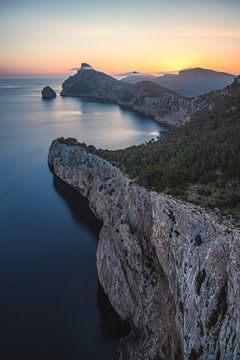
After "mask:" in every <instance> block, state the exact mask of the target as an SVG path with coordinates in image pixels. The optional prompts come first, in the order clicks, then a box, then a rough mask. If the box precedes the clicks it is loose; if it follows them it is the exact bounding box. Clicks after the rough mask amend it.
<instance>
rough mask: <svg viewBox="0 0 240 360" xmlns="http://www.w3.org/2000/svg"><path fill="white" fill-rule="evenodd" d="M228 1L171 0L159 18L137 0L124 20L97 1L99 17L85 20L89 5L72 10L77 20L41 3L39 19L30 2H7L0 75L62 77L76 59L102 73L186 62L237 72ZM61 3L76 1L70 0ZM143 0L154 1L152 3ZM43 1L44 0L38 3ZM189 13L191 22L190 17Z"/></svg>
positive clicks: (239, 37)
mask: <svg viewBox="0 0 240 360" xmlns="http://www.w3.org/2000/svg"><path fill="white" fill-rule="evenodd" d="M52 1H53V2H54V0H52ZM229 1H230V2H231V1H232V3H233V4H235V7H236V9H234V7H233V6H232V8H230V10H229V7H227V6H228V3H229ZM229 1H228V2H227V1H225V0H224V1H223V2H222V4H224V3H226V4H225V5H226V7H221V6H220V5H221V4H219V3H218V2H216V5H215V7H213V5H211V4H208V2H206V3H205V1H202V2H199V1H196V2H195V4H196V3H198V7H197V8H196V6H195V7H193V6H192V5H191V6H192V7H191V6H190V3H187V0H183V3H184V4H185V8H179V5H178V8H177V2H176V1H175V0H173V2H174V3H175V7H174V8H172V9H171V12H169V11H170V10H169V9H168V8H166V9H165V8H164V10H165V13H167V11H168V12H169V15H168V17H166V16H165V17H164V18H161V19H160V20H161V21H160V20H159V18H158V17H157V16H156V14H157V12H156V14H155V12H154V13H153V12H152V9H151V8H148V7H146V8H145V6H146V5H144V4H143V2H142V1H141V0H139V2H138V3H137V4H138V8H137V10H136V8H135V9H134V8H133V9H132V8H131V7H130V6H131V5H129V7H130V8H129V14H126V15H125V17H126V18H124V20H123V19H122V17H121V16H119V17H117V15H116V13H115V12H113V10H112V9H109V8H107V7H105V8H104V6H103V5H104V1H103V5H102V7H101V8H100V7H99V8H98V9H97V10H98V11H99V13H101V11H103V10H102V8H104V12H103V13H102V15H101V16H100V14H99V16H97V15H94V16H95V17H94V18H93V19H92V18H88V17H89V13H88V12H87V10H89V9H85V8H78V9H77V10H78V12H77V11H76V14H77V15H78V14H79V16H82V17H83V18H82V19H81V20H80V19H78V17H77V16H76V15H75V14H74V12H70V10H71V8H70V10H69V8H67V7H65V5H66V3H65V4H63V3H61V1H60V3H61V4H60V3H59V4H60V5H61V6H60V8H59V13H57V14H55V13H56V12H57V11H56V8H54V12H53V13H52V14H51V11H50V10H51V8H49V9H47V10H49V13H47V12H46V11H45V13H43V15H42V18H39V16H38V11H37V9H36V8H35V7H34V6H35V5H34V6H33V5H32V8H30V5H29V2H27V0H23V2H21V4H22V5H23V6H22V8H21V7H20V5H19V3H17V2H15V7H16V8H14V7H10V5H9V7H8V6H6V9H4V8H3V10H5V13H4V11H3V12H2V15H1V13H0V41H1V57H0V75H20V76H21V75H22V76H23V75H62V76H68V75H70V74H71V73H74V72H73V71H70V69H71V68H76V67H79V66H80V63H81V62H87V63H89V64H91V65H92V66H93V67H94V68H96V69H97V70H99V71H104V72H106V73H109V74H118V73H124V72H128V71H134V70H136V71H139V72H144V73H160V72H178V71H179V70H182V69H186V68H193V67H203V68H209V69H214V70H217V71H224V72H229V73H233V74H239V73H240V61H239V60H240V26H239V24H238V16H237V10H238V7H239V4H238V3H237V2H235V1H234V0H229ZM43 2H44V1H43ZM69 2H72V5H74V6H77V5H76V4H77V2H74V0H70V1H69ZM123 2H125V1H124V0H123ZM150 2H152V4H153V5H154V4H155V6H157V5H156V4H157V3H158V2H156V1H154V0H150ZM9 3H10V2H6V4H9ZM13 3H14V1H13ZM25 3H26V4H27V5H26V6H28V7H26V8H24V4H25ZM49 3H51V2H49ZM160 3H161V7H159V10H161V11H163V6H165V7H166V6H167V5H163V3H164V2H162V1H161V0H159V4H160ZM47 4H48V2H47V3H46V2H44V6H45V7H46V6H47ZM95 5H96V6H97V2H96V3H95ZM1 6H2V5H0V7H1ZM39 6H40V5H39ZM49 6H50V5H49ZM126 7H128V4H126ZM41 9H42V8H41ZM60 10H61V11H60ZM114 10H115V9H114ZM39 11H40V10H39ZM42 11H43V10H42ZM71 11H72V10H71ZM107 11H108V12H107ZM136 11H137V14H135V12H136ZM196 11H197V14H198V16H199V17H198V18H197V19H196V18H194V17H193V15H194V14H196ZM191 12H192V14H191ZM82 13H84V14H82ZM83 15H85V17H86V19H85V17H84V16H83ZM113 15H114V17H113ZM154 15H155V16H154ZM194 16H195V17H196V15H194ZM13 24H14V26H13Z"/></svg>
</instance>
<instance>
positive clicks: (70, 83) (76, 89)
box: [61, 63, 118, 99]
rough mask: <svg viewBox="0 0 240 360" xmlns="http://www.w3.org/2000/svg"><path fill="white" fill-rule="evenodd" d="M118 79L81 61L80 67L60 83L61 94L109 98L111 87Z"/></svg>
mask: <svg viewBox="0 0 240 360" xmlns="http://www.w3.org/2000/svg"><path fill="white" fill-rule="evenodd" d="M117 84H118V80H116V79H114V78H113V77H112V76H109V75H107V74H104V73H103V72H100V71H96V70H95V69H94V68H93V67H92V66H91V65H89V64H86V63H82V65H81V67H80V69H79V70H78V71H77V73H76V74H75V75H73V76H70V77H69V78H68V79H67V80H65V81H64V83H63V85H62V88H63V89H62V92H61V95H65V96H66V95H69V96H90V97H96V98H104V99H107V98H109V96H110V94H111V91H112V88H113V87H114V86H115V85H117Z"/></svg>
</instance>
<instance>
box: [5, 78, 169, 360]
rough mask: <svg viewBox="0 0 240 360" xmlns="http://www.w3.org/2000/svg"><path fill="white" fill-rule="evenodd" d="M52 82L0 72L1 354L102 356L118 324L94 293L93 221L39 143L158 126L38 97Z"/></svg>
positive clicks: (127, 137) (129, 138)
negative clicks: (51, 167)
mask: <svg viewBox="0 0 240 360" xmlns="http://www.w3.org/2000/svg"><path fill="white" fill-rule="evenodd" d="M45 85H50V86H51V87H53V88H54V89H55V90H57V92H58V93H59V91H60V85H61V79H56V78H35V79H34V78H27V79H23V78H0V108H1V116H0V178H1V187H0V359H1V360H2V359H3V360H5V359H6V360H16V359H17V360H18V359H24V360H32V359H34V360H38V359H39V360H40V359H41V360H42V359H51V360H55V359H56V360H66V359H67V360H68V359H69V360H70V359H71V360H79V359H84V360H85V359H91V360H108V359H113V356H114V353H115V347H116V344H117V343H118V340H119V339H120V337H121V336H122V335H123V334H125V333H126V331H127V329H126V327H125V325H124V324H122V323H121V321H120V320H119V318H118V317H117V315H116V313H114V311H113V309H112V308H111V307H110V305H109V303H108V301H107V299H106V297H105V296H104V294H103V293H102V292H101V290H100V289H99V284H98V278H97V271H96V246H97V240H98V232H99V229H100V223H99V222H98V221H97V220H96V218H95V217H94V215H93V214H92V212H91V211H90V209H89V206H88V204H87V200H86V199H83V198H82V197H81V196H80V195H79V194H77V193H76V192H75V191H73V190H72V189H70V188H69V187H68V186H67V185H66V184H64V183H63V182H61V181H60V180H59V179H57V178H55V177H53V175H52V174H51V172H50V171H49V169H48V166H47V155H48V148H49V145H50V143H51V141H52V140H53V139H54V138H56V137H61V136H64V137H69V136H70V137H75V138H77V139H78V140H79V141H84V142H86V143H88V144H93V145H95V146H98V147H102V148H112V149H116V148H122V147H126V146H130V145H132V144H138V143H141V142H144V141H146V140H149V139H150V138H152V136H153V134H152V135H151V133H153V132H158V131H161V130H164V129H162V128H161V127H160V126H159V125H158V124H156V123H155V122H154V121H152V120H151V119H148V118H146V117H141V116H139V115H137V114H135V113H131V112H129V111H126V110H123V109H121V108H119V107H118V106H117V105H114V104H109V103H97V102H94V101H89V100H87V99H85V100H83V99H79V98H61V97H60V96H58V97H57V98H56V99H54V100H53V101H42V99H41V90H42V88H43V87H44V86H45Z"/></svg>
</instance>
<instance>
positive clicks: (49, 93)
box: [42, 86, 57, 100]
mask: <svg viewBox="0 0 240 360" xmlns="http://www.w3.org/2000/svg"><path fill="white" fill-rule="evenodd" d="M56 96H57V94H56V92H55V91H54V90H53V89H52V88H51V87H50V86H45V87H44V88H43V89H42V98H43V99H47V100H48V99H53V98H55V97H56Z"/></svg>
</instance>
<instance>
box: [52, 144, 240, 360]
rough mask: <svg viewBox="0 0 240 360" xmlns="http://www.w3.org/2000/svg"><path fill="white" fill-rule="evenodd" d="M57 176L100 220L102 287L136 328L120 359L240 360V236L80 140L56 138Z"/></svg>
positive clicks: (55, 163) (99, 259)
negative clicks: (140, 181)
mask: <svg viewBox="0 0 240 360" xmlns="http://www.w3.org/2000/svg"><path fill="white" fill-rule="evenodd" d="M48 162H49V165H50V166H51V168H52V169H53V171H54V173H55V174H56V175H57V176H58V177H59V178H61V179H62V180H63V181H65V182H66V183H68V184H69V185H71V186H72V187H74V188H75V189H76V190H78V191H79V192H80V193H81V194H82V195H83V196H85V197H87V198H88V200H89V204H90V206H91V208H92V209H93V211H94V212H95V214H96V216H97V217H98V218H99V219H100V220H101V221H102V222H103V228H102V230H101V232H100V240H99V244H98V250H97V268H98V274H99V280H100V282H101V285H102V287H103V289H104V291H105V292H106V294H107V295H108V297H109V299H110V302H111V304H112V305H113V307H114V308H115V310H116V311H117V312H118V314H119V315H120V316H121V317H122V318H123V319H126V320H127V321H128V322H129V323H130V325H131V328H132V332H131V334H130V335H129V336H128V337H127V338H125V339H123V340H122V341H121V344H120V349H121V357H120V358H121V359H122V360H135V359H136V360H155V359H161V360H162V359H163V360H176V359H186V360H188V359H199V360H205V359H208V360H210V359H211V360H213V359H218V360H225V359H235V360H237V359H239V358H240V331H239V328H240V316H239V313H240V296H239V294H240V281H239V279H240V232H239V230H237V229H234V228H230V227H226V226H224V225H222V224H221V223H219V222H218V220H217V218H214V217H213V216H210V215H209V214H207V213H206V211H204V210H202V209H200V208H199V207H196V206H193V205H190V204H187V203H183V202H180V201H176V200H175V199H174V198H172V197H170V196H166V195H163V194H157V193H155V192H148V191H146V190H144V189H143V188H140V187H139V186H137V185H136V184H135V183H133V182H132V181H131V180H130V179H129V178H127V177H126V176H125V175H124V174H123V173H121V171H120V170H119V169H117V168H116V167H114V166H112V165H111V164H110V163H108V162H107V161H106V160H103V159H101V158H99V157H97V156H95V155H92V154H90V153H88V152H86V151H85V150H84V149H83V148H81V147H80V146H79V145H78V143H77V142H76V140H74V139H70V140H69V141H65V140H64V139H58V140H55V141H54V142H53V143H52V145H51V147H50V150H49V157H48Z"/></svg>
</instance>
